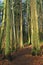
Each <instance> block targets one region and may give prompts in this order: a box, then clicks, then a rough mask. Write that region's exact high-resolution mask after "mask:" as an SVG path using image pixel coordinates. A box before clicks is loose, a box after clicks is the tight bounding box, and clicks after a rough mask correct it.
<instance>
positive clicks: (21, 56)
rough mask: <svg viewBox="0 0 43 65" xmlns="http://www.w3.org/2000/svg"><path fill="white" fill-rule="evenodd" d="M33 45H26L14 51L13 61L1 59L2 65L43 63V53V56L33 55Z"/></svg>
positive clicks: (0, 63)
mask: <svg viewBox="0 0 43 65" xmlns="http://www.w3.org/2000/svg"><path fill="white" fill-rule="evenodd" d="M31 49H32V48H31V46H29V47H28V46H25V48H23V49H21V50H19V51H17V52H16V53H15V52H13V59H12V61H10V60H7V59H4V60H0V65H43V55H42V56H32V55H31Z"/></svg>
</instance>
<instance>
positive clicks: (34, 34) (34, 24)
mask: <svg viewBox="0 0 43 65" xmlns="http://www.w3.org/2000/svg"><path fill="white" fill-rule="evenodd" d="M30 4H31V41H32V48H33V50H35V52H36V53H38V51H39V50H40V43H39V35H38V34H39V32H38V17H37V8H36V0H30Z"/></svg>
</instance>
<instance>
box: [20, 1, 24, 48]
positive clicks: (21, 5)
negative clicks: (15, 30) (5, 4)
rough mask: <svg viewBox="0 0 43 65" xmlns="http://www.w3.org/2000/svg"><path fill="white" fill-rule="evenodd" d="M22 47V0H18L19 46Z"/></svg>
mask: <svg viewBox="0 0 43 65" xmlns="http://www.w3.org/2000/svg"><path fill="white" fill-rule="evenodd" d="M22 47H23V31H22V0H20V48H22Z"/></svg>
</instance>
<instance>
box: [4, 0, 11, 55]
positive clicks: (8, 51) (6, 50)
mask: <svg viewBox="0 0 43 65" xmlns="http://www.w3.org/2000/svg"><path fill="white" fill-rule="evenodd" d="M6 13H7V18H6V43H5V56H7V55H9V53H10V0H7V12H6Z"/></svg>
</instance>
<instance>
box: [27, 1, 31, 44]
mask: <svg viewBox="0 0 43 65" xmlns="http://www.w3.org/2000/svg"><path fill="white" fill-rule="evenodd" d="M27 22H28V44H30V43H31V34H30V32H31V28H30V27H31V26H30V0H27Z"/></svg>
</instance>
